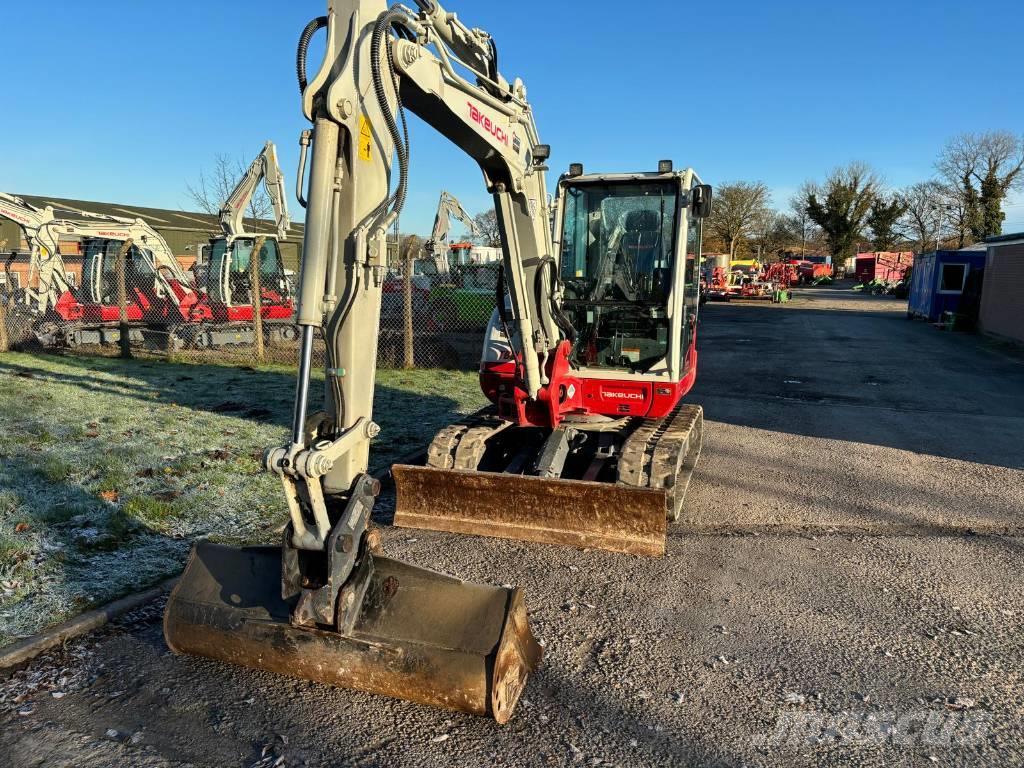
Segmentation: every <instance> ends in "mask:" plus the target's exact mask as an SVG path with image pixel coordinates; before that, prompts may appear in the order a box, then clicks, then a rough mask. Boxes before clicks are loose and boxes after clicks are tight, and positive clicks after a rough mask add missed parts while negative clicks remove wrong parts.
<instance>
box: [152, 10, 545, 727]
mask: <svg viewBox="0 0 1024 768" xmlns="http://www.w3.org/2000/svg"><path fill="white" fill-rule="evenodd" d="M420 8H421V12H420V13H419V14H416V13H413V12H412V11H410V10H409V9H407V8H405V7H403V6H395V7H394V8H391V9H388V8H386V7H385V4H384V2H383V0H329V2H328V13H327V16H324V17H320V18H318V19H315V20H314V21H313V22H311V23H310V24H309V25H308V26H307V27H306V29H305V30H304V31H303V33H302V36H301V38H300V43H299V52H298V75H299V86H300V90H301V92H302V103H303V111H304V112H305V114H306V116H307V117H308V118H309V119H310V121H311V122H312V123H313V130H312V133H311V136H307V135H306V134H304V135H303V141H302V146H303V154H302V156H301V159H300V173H299V185H300V189H301V188H302V182H303V176H304V174H303V173H302V170H301V169H302V168H304V167H305V165H306V154H307V152H309V153H311V160H310V162H309V182H308V193H307V195H306V209H307V210H306V226H305V241H304V247H303V257H302V259H303V260H302V266H301V273H300V283H299V297H298V298H299V302H298V308H297V322H298V325H299V326H300V330H301V345H300V355H299V374H298V384H297V390H296V397H295V410H294V414H293V419H292V430H291V436H290V439H289V441H288V443H287V444H285V445H283V446H281V447H278V448H272V449H270V450H268V451H267V453H266V454H265V457H264V462H265V466H266V468H267V470H269V471H271V472H274V473H276V474H277V475H278V476H279V477H280V479H281V482H282V485H283V489H284V492H285V498H286V500H287V505H288V511H289V518H290V519H289V523H288V525H287V526H286V528H285V531H284V534H283V542H282V546H281V547H280V548H279V549H276V550H271V549H269V548H250V549H241V550H233V549H229V548H225V547H217V546H216V545H209V544H199V545H197V546H196V547H195V549H194V550H193V554H192V557H191V558H190V561H189V564H188V566H187V567H186V570H185V573H184V574H183V575H182V578H181V580H180V581H179V583H178V586H177V587H176V588H175V590H174V593H173V594H172V595H171V597H170V599H169V601H168V604H167V611H166V614H165V619H164V634H165V637H166V639H167V642H168V644H169V645H170V647H171V648H173V649H175V650H177V651H182V652H189V653H197V654H200V655H204V656H210V657H213V658H217V659H221V660H225V661H232V662H234V663H242V664H247V665H250V666H254V667H258V668H261V669H269V670H273V671H276V672H282V673H285V674H291V675H298V676H301V677H309V678H311V679H314V680H318V681H321V682H328V683H333V684H337V685H344V686H349V687H353V688H358V689H361V690H366V691H371V692H376V693H383V694H386V695H391V696H399V697H402V698H406V699H410V700H413V701H420V702H424V703H430V704H434V705H438V706H444V707H451V708H455V709H459V710H462V711H466V712H472V713H475V714H481V715H483V714H490V715H492V716H493V717H495V719H497V720H498V721H499V722H505V721H506V720H507V719H508V718H509V717H510V716H511V714H512V711H513V709H514V707H515V705H516V702H517V700H518V699H519V696H520V694H521V693H522V691H523V688H524V686H525V684H526V678H527V675H528V674H529V672H530V671H531V670H532V669H533V668H534V666H535V665H536V664H537V663H538V661H539V659H540V655H541V651H540V647H539V646H538V644H537V643H536V641H535V640H534V639H533V637H532V635H531V633H530V630H529V625H528V621H527V616H526V609H525V606H524V604H523V599H522V596H521V594H520V593H519V592H518V590H515V589H510V588H505V587H490V586H486V585H481V584H470V583H466V582H461V581H459V580H457V579H453V578H451V577H448V576H443V575H441V574H438V573H436V572H434V571H431V570H428V569H423V568H418V567H416V566H413V565H410V564H407V563H401V562H399V561H395V560H391V559H389V558H387V557H384V556H383V555H382V554H381V553H380V548H379V537H375V536H374V535H373V531H372V530H371V528H370V518H371V512H372V508H373V504H374V497H375V496H376V494H377V492H378V491H379V483H378V482H377V481H376V480H374V479H373V478H372V477H370V476H369V475H368V474H367V466H368V455H369V446H370V441H371V439H372V438H373V437H375V436H376V435H377V434H378V432H379V427H378V426H377V425H376V424H375V423H374V422H373V394H374V382H375V376H376V366H377V334H378V328H379V320H380V305H381V289H382V284H383V281H384V278H385V273H386V269H387V266H388V265H387V248H386V235H385V233H386V231H387V229H388V227H389V226H390V225H391V224H392V223H393V222H394V221H395V219H396V218H397V217H398V214H399V212H400V211H401V209H402V206H403V204H404V201H405V196H406V191H407V184H408V173H409V146H408V140H407V135H408V134H407V132H406V130H405V121H404V114H403V107H402V105H403V104H404V105H406V106H408V107H409V109H411V110H412V111H414V112H415V113H416V114H418V115H420V116H421V117H422V118H423V119H424V120H426V121H427V122H428V123H430V124H431V125H433V126H434V127H435V128H437V129H438V130H439V131H441V132H442V133H443V134H444V135H446V136H448V137H449V138H451V139H452V140H453V141H454V142H455V143H456V144H457V145H458V146H459V147H461V148H463V149H464V150H465V151H466V152H467V154H469V155H470V156H471V157H473V158H474V159H475V160H476V161H477V162H478V163H479V165H480V168H481V170H482V171H483V174H484V178H485V180H486V183H487V186H488V188H489V189H490V190H491V192H492V193H493V194H494V197H495V204H496V208H497V209H498V216H499V220H500V221H501V222H502V225H503V232H504V234H505V237H504V242H503V246H504V257H505V258H504V268H505V275H506V283H507V285H508V289H509V292H510V294H511V297H512V316H513V317H514V330H513V331H512V332H511V333H510V335H511V337H512V338H511V342H512V344H513V346H514V348H515V349H516V350H517V352H518V354H519V355H520V359H521V361H522V369H523V371H524V381H523V386H524V388H528V390H529V391H530V392H531V393H532V394H533V395H534V396H538V395H539V394H540V393H541V391H542V389H543V387H544V384H545V381H544V376H543V369H544V360H545V359H546V357H547V356H548V354H549V352H550V351H551V350H552V349H553V348H554V346H555V345H557V344H558V342H559V332H558V328H557V327H556V326H555V324H554V322H553V320H552V319H551V317H550V311H549V308H548V302H547V301H546V300H545V299H544V297H545V296H546V295H547V291H548V286H547V284H546V282H545V281H546V280H547V279H548V278H547V274H548V272H549V271H550V270H548V269H547V267H546V266H545V263H546V262H545V260H546V259H548V258H549V257H550V254H551V236H550V232H549V229H548V227H547V221H548V215H547V196H546V191H545V188H544V174H543V171H544V168H543V161H544V159H545V158H546V157H547V148H546V147H542V145H540V144H539V143H538V139H537V132H536V129H535V127H534V125H533V116H532V113H531V111H530V108H529V105H528V104H527V103H526V100H525V95H526V94H525V88H523V86H522V84H521V83H518V82H517V83H516V85H515V86H509V85H508V83H507V82H506V81H505V80H504V79H502V78H501V77H500V75H498V74H497V71H496V56H495V53H494V46H493V43H492V42H491V40H490V38H489V37H488V36H487V35H486V34H485V33H482V32H478V31H470V30H468V29H467V28H465V27H464V26H463V25H462V24H461V23H460V22H458V20H457V19H456V18H455V16H454V15H453V14H448V13H445V12H444V11H442V10H441V9H440V7H439V6H437V5H436V4H433V3H427V2H422V0H421V2H420ZM324 28H326V31H327V50H326V56H325V59H324V61H323V64H322V66H321V67H320V69H319V70H318V71H317V72H316V74H315V75H314V76H313V77H312V79H308V80H307V72H306V52H307V50H308V46H309V42H310V40H311V38H312V37H313V35H314V34H316V32H317V31H318V30H321V29H324ZM457 60H461V61H462V62H463V63H465V64H466V65H467V66H468V67H469V68H470V72H471V74H472V75H473V76H475V77H476V80H477V82H476V83H472V82H470V81H469V80H468V79H466V78H465V77H463V76H461V75H459V74H457V73H456V71H455V66H456V65H457ZM393 155H396V156H397V163H398V179H397V183H396V184H392V173H391V172H392V162H393ZM299 199H300V201H302V200H303V195H302V194H301V192H300V194H299ZM318 330H319V331H321V332H322V335H323V339H324V347H325V351H326V371H325V373H326V397H325V412H320V413H316V414H313V415H309V414H308V406H309V400H310V393H309V388H310V368H311V365H312V354H313V342H314V333H315V332H316V331H318Z"/></svg>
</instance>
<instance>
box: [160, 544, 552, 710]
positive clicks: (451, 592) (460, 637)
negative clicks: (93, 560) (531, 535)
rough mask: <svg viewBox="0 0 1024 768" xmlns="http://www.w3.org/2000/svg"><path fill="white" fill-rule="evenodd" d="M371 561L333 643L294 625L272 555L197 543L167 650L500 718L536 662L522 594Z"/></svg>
mask: <svg viewBox="0 0 1024 768" xmlns="http://www.w3.org/2000/svg"><path fill="white" fill-rule="evenodd" d="M373 558H374V575H373V577H372V582H371V584H370V587H369V589H368V590H367V593H366V597H365V598H364V600H363V605H362V608H361V611H360V613H359V617H358V618H357V620H356V622H355V626H354V627H353V629H352V631H351V632H350V633H348V634H345V635H341V634H339V633H337V632H334V631H330V630H326V629H304V628H298V627H293V626H292V625H291V623H290V622H289V617H290V614H291V606H290V605H289V604H288V603H286V602H285V601H284V600H282V598H281V552H280V549H279V548H277V547H249V548H243V549H235V548H231V547H225V546H221V545H217V544H210V543H207V542H200V543H199V544H196V545H195V547H193V549H192V553H191V555H190V557H189V561H188V564H187V565H186V567H185V571H184V573H183V574H182V577H181V579H180V580H179V582H178V584H177V586H176V587H175V589H174V591H173V592H172V593H171V596H170V599H169V600H168V603H167V609H166V612H165V614H164V637H165V638H166V640H167V645H168V646H169V647H170V648H171V649H172V650H174V651H175V652H177V653H188V654H195V655H198V656H206V657H208V658H211V659H217V660H219V661H226V662H230V663H232V664H240V665H243V666H248V667H254V668H256V669H264V670H267V671H270V672H276V673H279V674H283V675H290V676H292V677H301V678H305V679H307V680H314V681H317V682H321V683H327V684H329V685H337V686H341V687H345V688H354V689H356V690H360V691H366V692H369V693H376V694H383V695H386V696H393V697H396V698H400V699H407V700H409V701H414V702H418V703H421V704H430V705H433V706H438V707H445V708H448V709H454V710H459V711H462V712H468V713H470V714H474V715H490V716H492V717H494V718H495V719H496V720H497V721H498V722H500V723H504V722H506V721H508V719H509V718H510V717H511V716H512V712H513V710H514V709H515V706H516V702H517V701H518V700H519V696H520V694H521V693H522V691H523V688H524V686H525V685H526V680H527V677H528V675H529V673H530V672H531V671H533V669H534V668H535V667H536V666H537V664H538V663H539V662H540V658H541V648H540V646H539V645H538V644H537V642H536V641H535V640H534V638H533V635H532V634H531V632H530V628H529V624H528V621H527V615H526V608H525V605H524V602H523V597H522V594H521V592H520V591H519V590H517V589H506V588H501V587H491V586H486V585H483V584H473V583H469V582H465V581H460V580H459V579H455V578H452V577H450V576H446V575H444V574H440V573H436V572H434V571H431V570H428V569H425V568H419V567H416V566H414V565H410V564H408V563H404V562H402V561H399V560H392V559H390V558H387V557H381V556H377V555H374V556H373Z"/></svg>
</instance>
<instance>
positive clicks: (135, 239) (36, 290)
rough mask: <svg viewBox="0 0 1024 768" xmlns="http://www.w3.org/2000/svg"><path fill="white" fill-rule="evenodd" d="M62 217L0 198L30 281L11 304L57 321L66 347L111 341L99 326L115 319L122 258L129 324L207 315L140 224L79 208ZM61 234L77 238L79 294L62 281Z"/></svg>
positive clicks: (155, 237)
mask: <svg viewBox="0 0 1024 768" xmlns="http://www.w3.org/2000/svg"><path fill="white" fill-rule="evenodd" d="M64 213H66V214H69V215H70V216H71V217H73V218H71V217H69V218H64V217H62V218H57V216H56V213H55V210H54V208H53V207H52V206H47V207H46V208H37V207H35V206H33V205H31V204H29V203H27V202H25V201H24V200H22V199H21V198H18V197H15V196H14V195H9V194H6V193H0V215H2V216H5V217H6V218H9V219H11V220H13V221H15V222H17V223H18V224H19V225H20V226H21V228H22V231H23V232H24V235H25V240H26V241H27V242H28V246H29V254H30V255H29V259H30V272H29V280H28V283H27V285H26V286H25V287H24V288H23V289H22V293H21V295H20V297H18V298H17V299H16V301H17V303H18V304H19V305H20V306H21V307H23V308H24V309H25V310H27V311H29V312H31V313H32V314H34V315H35V316H36V317H38V318H41V319H51V320H58V321H60V322H61V323H62V324H63V325H62V328H61V332H62V334H63V335H64V340H65V342H67V343H69V344H79V343H100V342H103V341H109V340H110V338H111V337H112V335H113V337H116V335H117V331H116V330H115V329H112V328H109V327H107V328H104V327H103V324H110V323H113V322H116V321H118V320H119V319H120V305H119V300H118V290H119V288H118V279H117V278H118V274H117V265H118V264H119V263H120V260H121V259H123V261H124V265H125V267H124V268H125V294H126V295H125V314H126V319H127V320H128V321H132V322H149V323H159V324H161V325H176V324H179V323H190V322H198V321H200V320H202V319H204V318H205V317H206V311H205V309H204V308H203V306H202V305H201V303H200V297H199V295H198V293H197V292H196V290H195V287H194V285H193V284H192V281H191V279H190V278H189V277H188V275H187V274H186V272H185V271H184V270H183V269H182V268H181V265H180V264H179V263H178V260H177V259H176V258H174V255H173V254H172V253H171V250H170V248H169V247H168V246H167V243H166V242H165V241H164V239H163V237H161V236H160V234H159V233H158V232H157V231H156V230H154V229H153V228H152V227H151V226H149V224H147V223H146V222H145V221H143V220H142V219H129V218H123V217H117V216H107V215H100V214H95V213H90V212H88V211H82V210H77V209H68V210H67V211H65V212H64ZM62 235H65V236H67V235H70V236H76V237H80V238H82V245H83V251H84V261H83V267H82V285H81V288H79V289H77V290H76V289H75V288H74V287H73V286H72V285H71V284H70V282H69V281H68V279H67V276H66V269H65V265H64V261H63V258H62V256H61V253H60V247H59V239H60V237H61V236H62ZM122 250H123V251H124V253H123V254H122V253H121V251H122ZM69 323H70V324H69Z"/></svg>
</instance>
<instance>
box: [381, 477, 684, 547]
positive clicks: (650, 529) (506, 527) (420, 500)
mask: <svg viewBox="0 0 1024 768" xmlns="http://www.w3.org/2000/svg"><path fill="white" fill-rule="evenodd" d="M391 471H392V474H393V476H394V479H395V489H396V507H395V525H397V526H401V527H404V528H425V529H428V530H434V531H452V532H455V533H470V534H476V535H479V536H496V537H498V538H503V539H522V540H525V541H538V542H543V543H547V544H567V545H570V546H576V547H590V548H597V549H608V550H611V551H613V552H626V553H629V554H634V555H653V556H660V555H663V554H665V536H666V529H667V521H666V513H665V510H666V505H667V491H665V490H664V489H650V488H630V487H628V486H623V485H612V484H609V483H594V482H587V481H584V480H551V479H546V478H540V477H530V476H526V475H511V474H501V473H497V472H473V471H467V470H456V469H434V468H431V467H414V466H409V465H404V464H396V465H395V466H394V467H392V470H391Z"/></svg>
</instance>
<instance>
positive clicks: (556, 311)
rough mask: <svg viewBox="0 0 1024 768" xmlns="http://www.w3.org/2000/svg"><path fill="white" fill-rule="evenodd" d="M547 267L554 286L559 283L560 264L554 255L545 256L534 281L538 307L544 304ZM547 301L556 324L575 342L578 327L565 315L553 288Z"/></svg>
mask: <svg viewBox="0 0 1024 768" xmlns="http://www.w3.org/2000/svg"><path fill="white" fill-rule="evenodd" d="M545 267H547V268H548V269H550V270H551V285H552V287H554V286H555V285H557V284H558V265H557V264H556V263H555V260H554V258H553V257H551V256H545V257H544V258H542V259H541V260H540V264H539V265H538V266H537V272H536V276H535V278H534V282H533V287H534V291H535V296H536V299H537V306H538V307H540V306H543V304H544V296H543V295H542V291H543V288H544V282H543V277H544V268H545ZM547 301H548V307H549V309H550V312H551V317H552V319H554V321H555V325H557V326H558V328H559V330H560V331H561V332H562V333H564V334H565V337H566V338H567V339H569V341H571V342H572V343H573V344H575V343H576V336H577V333H576V329H575V328H574V327H573V325H572V322H571V321H570V320H569V318H568V317H566V316H565V313H564V312H562V308H561V307H560V306H558V304H557V302H556V301H555V291H554V290H552V291H551V292H550V293H549V294H548V297H547Z"/></svg>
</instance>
